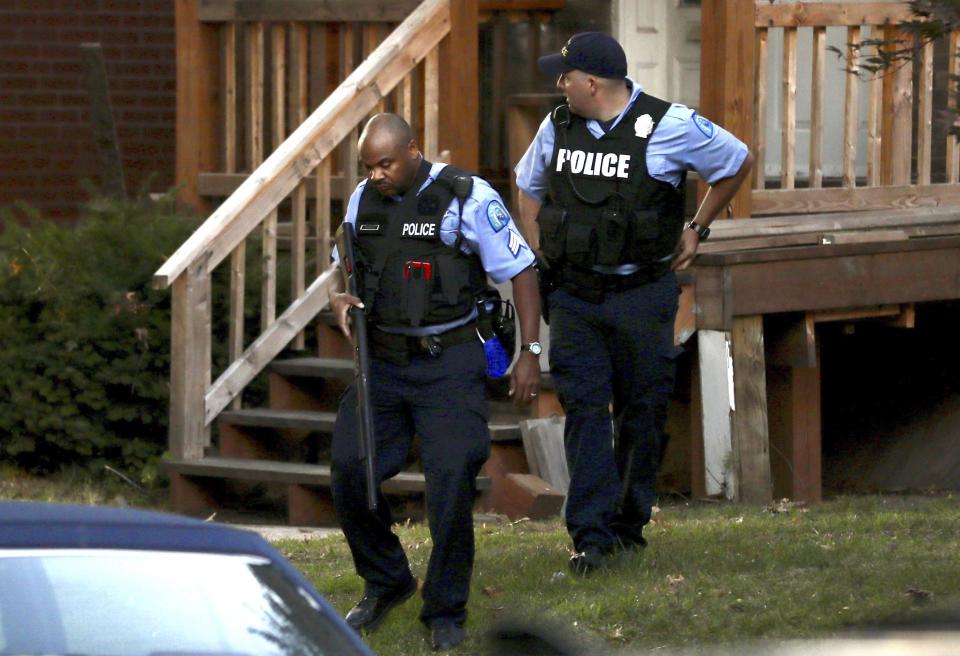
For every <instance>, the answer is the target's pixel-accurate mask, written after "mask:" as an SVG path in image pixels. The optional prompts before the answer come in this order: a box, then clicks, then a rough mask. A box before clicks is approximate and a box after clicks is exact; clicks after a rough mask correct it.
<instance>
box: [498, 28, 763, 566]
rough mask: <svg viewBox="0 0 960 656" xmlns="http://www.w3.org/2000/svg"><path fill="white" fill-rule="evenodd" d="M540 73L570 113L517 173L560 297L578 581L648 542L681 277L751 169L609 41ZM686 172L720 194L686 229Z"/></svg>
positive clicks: (585, 45)
mask: <svg viewBox="0 0 960 656" xmlns="http://www.w3.org/2000/svg"><path fill="white" fill-rule="evenodd" d="M539 66H540V69H541V71H543V72H544V73H547V74H550V75H556V76H558V80H557V87H558V88H559V89H560V91H561V92H563V94H564V96H565V97H566V103H565V104H563V105H560V106H559V107H557V108H556V109H555V110H553V112H551V113H550V114H549V115H548V116H547V117H546V118H545V119H544V121H543V123H542V124H541V125H540V129H539V131H538V133H537V135H536V138H535V139H534V141H533V143H532V144H531V145H530V147H529V149H528V150H527V152H526V154H525V155H524V156H523V158H522V159H521V160H520V162H519V163H518V164H517V167H516V174H517V185H518V186H519V188H520V190H521V194H520V216H521V222H522V226H523V228H524V232H525V235H526V237H527V239H528V241H529V243H530V244H531V245H532V246H533V248H534V249H535V250H536V251H537V252H538V254H540V255H541V256H542V260H543V262H544V272H543V276H544V277H545V278H546V280H547V281H548V285H547V286H548V287H549V288H550V289H553V291H549V290H547V291H545V293H548V296H547V301H546V308H547V312H546V313H545V314H548V315H549V318H550V370H551V373H552V375H553V379H554V381H555V384H556V387H557V391H558V394H559V396H560V401H561V403H562V405H563V407H564V410H565V412H566V415H567V416H566V428H565V446H566V456H567V464H568V467H569V469H570V476H571V480H570V490H569V496H568V498H567V506H566V522H567V528H568V531H569V533H570V536H571V538H572V539H573V544H574V551H575V555H574V556H573V557H572V558H571V559H570V569H571V570H572V571H574V572H576V573H578V574H585V573H588V572H591V571H593V570H595V569H598V568H602V567H604V566H606V565H608V564H609V559H610V558H611V556H612V555H613V554H614V553H616V552H617V551H619V550H621V549H639V548H641V547H643V546H644V545H645V544H646V542H645V540H644V538H643V534H642V533H643V526H644V525H645V524H646V523H647V522H648V521H649V519H650V511H651V507H652V504H653V500H654V482H655V478H656V473H657V470H658V468H659V466H660V460H661V455H662V452H663V449H664V447H665V444H666V436H665V434H664V432H663V431H664V424H665V421H666V414H667V405H668V402H669V396H670V393H671V392H672V388H673V382H674V358H675V355H676V351H677V350H676V349H675V347H674V344H673V324H674V318H675V316H676V311H677V301H678V297H679V287H678V285H677V281H676V276H675V274H674V273H673V271H675V270H677V269H683V268H685V267H687V266H689V264H690V263H691V261H692V260H693V258H694V256H695V255H696V252H697V247H698V245H699V243H700V241H701V240H703V239H706V238H707V236H708V234H709V227H708V226H709V225H710V222H711V221H713V219H714V217H715V216H717V214H718V213H719V212H720V211H721V209H722V208H724V207H726V206H727V204H728V203H729V202H730V200H731V198H732V197H733V195H734V194H735V193H736V191H737V189H738V188H739V187H740V184H741V183H742V182H743V180H744V179H745V178H746V176H747V173H748V172H749V170H750V166H751V164H752V158H751V156H750V154H749V152H748V150H747V147H746V146H745V145H744V144H743V143H742V142H740V141H739V140H737V139H736V138H735V137H733V136H732V135H731V134H730V133H729V132H727V131H725V130H724V129H723V128H721V127H719V126H717V125H714V124H713V123H711V122H710V121H709V120H707V119H706V118H704V117H702V116H700V115H699V114H697V113H696V112H695V111H694V110H691V109H690V108H688V107H685V106H683V105H678V104H671V103H669V102H666V101H663V100H660V99H658V98H654V97H653V96H650V95H647V94H645V93H644V92H643V90H642V89H641V88H640V85H639V84H637V83H636V82H634V81H633V80H631V79H630V78H628V77H627V62H626V56H625V54H624V52H623V48H621V47H620V44H619V43H617V42H616V40H614V39H613V38H612V37H611V36H609V35H607V34H603V33H600V32H585V33H581V34H577V35H575V36H573V37H572V38H571V39H570V40H569V41H568V42H567V44H566V45H565V46H564V47H563V49H562V50H561V52H560V53H558V54H554V55H548V56H546V57H541V58H540V60H539ZM688 169H693V170H695V171H697V172H698V173H699V174H700V176H701V177H703V178H704V179H705V180H706V181H707V182H708V183H709V184H710V185H711V188H710V191H709V192H708V194H707V195H706V198H705V199H704V201H703V204H702V205H701V206H700V208H699V210H698V211H697V214H696V216H695V218H694V220H693V221H691V222H689V223H687V224H686V225H684V182H685V176H686V171H687V170H688ZM611 402H612V404H613V417H612V419H613V421H611V416H610V410H609V408H610V404H611ZM614 431H615V432H616V437H615V438H614V435H613V434H612V433H613V432H614Z"/></svg>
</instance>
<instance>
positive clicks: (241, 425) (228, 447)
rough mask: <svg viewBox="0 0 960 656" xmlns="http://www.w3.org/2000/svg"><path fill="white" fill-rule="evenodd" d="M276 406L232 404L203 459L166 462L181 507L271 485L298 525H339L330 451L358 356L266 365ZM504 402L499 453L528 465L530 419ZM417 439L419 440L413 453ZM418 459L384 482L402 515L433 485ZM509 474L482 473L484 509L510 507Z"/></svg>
mask: <svg viewBox="0 0 960 656" xmlns="http://www.w3.org/2000/svg"><path fill="white" fill-rule="evenodd" d="M267 373H268V377H269V405H268V407H264V408H244V409H241V410H227V411H224V412H222V413H221V414H220V416H219V417H218V418H217V422H216V423H217V429H218V430H217V432H218V436H219V439H218V440H217V441H216V442H215V444H214V445H213V446H211V447H209V448H208V449H206V450H205V453H204V456H203V457H202V458H175V459H172V460H169V461H167V462H166V463H165V466H166V469H167V471H168V472H169V473H170V475H171V477H172V479H173V480H174V481H175V484H174V490H173V492H174V497H173V503H174V506H175V508H176V509H177V510H178V511H180V512H187V513H202V512H210V511H211V510H214V509H216V508H221V507H223V506H224V504H225V502H226V501H228V500H229V499H230V498H236V497H237V496H238V490H246V491H247V496H248V497H249V492H250V490H251V489H258V488H259V489H261V491H262V492H263V493H264V494H266V493H267V488H269V489H270V490H271V491H272V492H273V494H274V496H275V497H285V501H286V509H287V521H288V523H290V524H293V525H331V524H335V523H336V517H335V515H334V513H333V505H332V501H331V498H330V466H329V464H328V462H329V450H330V443H331V436H332V433H333V428H334V424H335V421H336V410H337V403H338V399H339V397H340V395H341V394H342V392H343V391H344V389H345V388H346V386H347V385H348V384H349V383H350V381H351V380H352V379H353V375H354V373H353V362H352V361H351V360H346V359H341V358H330V357H293V358H289V359H280V360H275V361H274V362H272V363H271V364H270V365H269V366H268V367H267ZM526 416H527V413H526V412H522V413H521V412H519V411H517V410H516V409H515V408H513V406H512V405H511V404H510V403H509V402H508V401H504V400H499V401H498V400H493V401H492V403H491V419H490V437H491V440H492V443H493V446H492V450H493V451H494V452H495V453H497V454H498V456H499V459H500V460H503V459H504V457H506V458H507V459H509V460H510V461H511V462H512V463H513V467H512V469H515V470H519V473H523V472H525V471H526V467H525V459H524V458H523V446H522V442H521V434H520V427H519V422H520V421H521V420H522V419H524V418H526ZM415 454H416V445H415V446H414V456H415ZM418 469H419V462H418V461H417V459H416V458H415V457H413V458H411V463H410V467H409V469H408V470H407V471H404V472H401V473H400V474H398V475H397V476H395V477H394V478H392V479H390V480H388V481H387V482H385V483H384V485H383V491H384V494H386V495H388V496H389V497H390V498H391V502H392V505H393V506H394V508H395V511H396V512H397V513H398V514H399V515H401V516H407V517H419V516H420V515H421V514H422V506H423V495H424V492H425V489H426V485H425V479H424V476H423V473H422V472H421V471H418ZM501 474H502V472H500V471H494V473H493V476H491V475H489V474H488V473H487V472H484V473H483V474H481V475H480V476H479V477H478V478H477V490H478V492H479V493H480V494H481V497H480V499H478V508H481V509H484V510H490V511H498V510H508V511H509V509H505V508H498V507H497V506H496V505H495V504H492V503H490V500H491V498H492V496H495V495H498V494H499V495H502V493H503V490H502V489H500V488H502V487H503V485H504V484H505V482H506V481H505V480H503V479H504V477H503V475H501Z"/></svg>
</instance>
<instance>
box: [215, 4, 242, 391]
mask: <svg viewBox="0 0 960 656" xmlns="http://www.w3.org/2000/svg"><path fill="white" fill-rule="evenodd" d="M222 46H223V56H222V58H221V61H222V62H223V170H224V172H226V173H236V172H237V168H238V166H237V24H236V23H226V24H225V25H224V26H223V43H222ZM246 257H247V244H246V242H245V241H241V242H240V243H239V244H238V245H237V247H236V248H235V249H234V250H233V252H232V253H231V254H230V291H229V298H228V299H227V308H228V309H227V316H228V336H227V360H228V366H229V363H232V362H233V361H234V360H236V359H237V358H239V357H240V354H241V353H243V311H244V303H243V293H244V284H245V278H246ZM242 404H243V395H242V394H238V395H237V397H236V398H235V399H234V400H233V401H232V402H231V404H230V407H231V408H233V409H234V410H239V409H240V408H241V407H242Z"/></svg>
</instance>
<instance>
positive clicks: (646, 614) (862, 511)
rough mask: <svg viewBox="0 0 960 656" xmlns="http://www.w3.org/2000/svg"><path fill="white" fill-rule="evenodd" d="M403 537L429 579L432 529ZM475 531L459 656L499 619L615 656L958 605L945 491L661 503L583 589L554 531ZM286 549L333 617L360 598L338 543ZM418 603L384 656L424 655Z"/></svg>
mask: <svg viewBox="0 0 960 656" xmlns="http://www.w3.org/2000/svg"><path fill="white" fill-rule="evenodd" d="M398 532H399V535H400V538H401V540H402V542H403V545H404V548H405V549H406V550H407V553H408V555H409V557H410V560H411V564H412V567H413V569H414V573H415V574H417V575H418V576H422V575H423V573H424V572H425V570H426V563H427V558H428V557H429V553H430V547H431V542H430V537H429V533H428V531H427V529H426V527H425V526H422V525H410V526H401V527H398ZM476 534H477V560H476V567H475V572H474V579H473V589H472V592H471V600H470V605H469V610H470V618H469V620H468V624H467V626H468V630H469V632H470V636H471V637H470V640H469V641H468V642H467V643H465V645H464V646H463V648H462V649H461V650H460V651H459V652H458V653H465V654H466V653H474V652H476V651H477V650H478V649H479V648H480V638H481V636H482V635H483V634H484V632H485V631H486V630H488V629H490V628H491V627H492V626H494V625H495V624H496V623H497V622H499V621H502V620H515V619H517V618H523V617H529V618H537V619H541V620H544V619H546V620H550V621H552V622H554V623H555V624H559V625H561V626H563V627H566V628H567V630H568V631H569V632H570V633H571V634H573V635H574V636H579V637H580V638H582V639H586V640H589V641H592V642H599V643H601V644H605V645H606V646H607V647H608V648H610V649H614V650H615V649H621V648H623V649H630V650H635V649H636V650H650V649H656V648H662V647H670V648H676V647H683V648H690V647H697V646H704V645H716V644H728V643H732V642H742V641H745V640H754V639H780V638H799V637H814V636H816V637H821V636H829V635H833V634H836V633H837V632H838V631H842V630H843V629H845V628H848V627H852V626H862V625H865V624H870V623H874V622H877V621H880V620H885V619H892V618H895V619H904V618H909V617H910V616H911V615H915V614H917V613H922V612H924V611H926V610H929V609H932V608H936V607H939V606H949V605H950V604H951V603H952V602H960V502H958V499H956V498H954V497H953V496H950V495H947V496H934V497H896V496H892V497H891V496H888V497H856V498H854V497H849V498H841V499H838V500H835V501H832V502H829V503H825V504H823V505H820V506H816V507H812V508H810V509H809V510H807V509H802V508H801V509H798V508H790V509H787V510H786V511H785V512H776V513H775V512H770V511H769V510H764V509H760V508H756V507H746V506H735V505H727V504H716V505H714V504H710V505H704V504H692V505H683V504H680V505H667V506H665V507H664V508H663V509H662V510H661V512H660V513H659V514H658V515H657V516H656V518H655V520H654V523H653V524H652V525H651V526H650V527H649V529H648V531H647V533H646V535H647V537H648V539H649V541H650V546H649V547H648V548H647V549H646V551H645V552H644V553H642V554H636V555H631V556H628V557H624V558H623V559H622V560H621V562H620V563H619V564H618V566H617V567H616V568H615V569H613V570H611V571H609V572H608V573H604V574H601V575H596V576H593V577H590V578H587V579H577V578H572V577H570V576H566V575H565V574H566V561H567V558H568V556H569V543H568V539H567V536H566V533H565V531H564V530H563V527H562V525H561V523H560V522H559V521H556V522H548V523H535V522H519V523H513V524H509V523H502V524H495V525H491V524H487V525H481V526H478V527H477V531H476ZM279 547H280V549H281V550H282V551H283V553H284V554H285V555H287V556H288V557H289V558H291V559H292V560H293V562H294V563H295V564H296V565H297V566H298V567H299V568H300V569H301V570H302V571H304V572H305V573H306V575H307V576H308V577H309V578H310V579H311V580H312V581H313V582H314V583H315V584H316V585H317V587H318V588H319V589H320V590H321V591H322V592H323V593H324V594H325V595H327V597H328V598H329V599H330V601H331V602H332V603H333V604H334V606H335V607H336V608H337V609H338V610H340V611H343V612H345V611H346V610H347V609H349V608H350V606H351V605H352V604H353V603H354V602H355V601H356V599H357V598H358V597H359V595H360V594H361V591H362V585H361V582H360V580H359V579H358V578H357V576H356V575H355V574H354V571H353V566H352V562H351V560H350V556H349V552H348V550H347V547H346V544H345V543H344V541H343V539H342V538H340V537H332V538H327V539H324V540H321V541H315V542H307V543H294V542H282V543H280V544H279ZM557 572H562V573H563V574H556V573H557ZM419 605H420V604H419V599H418V598H417V597H414V599H412V600H411V601H409V602H407V603H406V604H405V605H404V606H403V607H401V608H399V609H397V610H395V611H394V612H393V613H392V614H391V616H390V617H389V619H388V620H387V622H386V623H385V624H384V625H382V626H381V628H380V629H379V630H378V631H377V632H376V633H375V634H373V635H372V636H370V637H369V639H368V641H369V644H370V645H371V646H372V647H373V649H374V650H375V651H376V652H377V653H379V654H404V655H409V654H426V653H430V652H429V645H428V644H427V640H426V638H427V632H426V630H425V629H424V628H423V627H422V626H421V625H420V623H419V621H418V619H417V614H418V612H419Z"/></svg>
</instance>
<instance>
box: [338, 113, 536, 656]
mask: <svg viewBox="0 0 960 656" xmlns="http://www.w3.org/2000/svg"><path fill="white" fill-rule="evenodd" d="M359 152H360V158H361V160H362V162H363V165H364V167H365V168H366V170H367V177H366V179H365V180H363V181H362V182H361V183H360V184H359V185H358V186H357V189H356V190H355V191H354V192H353V194H352V195H351V197H350V200H349V202H348V205H347V212H346V217H345V219H344V220H345V221H347V222H349V223H352V224H354V225H355V226H356V234H357V240H356V249H357V253H356V255H357V262H358V267H360V269H361V271H362V276H361V277H362V289H363V292H362V294H361V296H362V297H363V298H355V297H353V296H350V295H348V294H346V293H343V292H337V293H334V294H333V295H332V297H331V301H330V305H331V308H332V310H333V312H334V314H335V316H336V319H337V322H338V323H339V325H340V328H341V329H342V330H343V332H344V333H345V334H347V335H349V318H348V313H347V310H348V309H349V307H350V306H356V307H358V308H361V309H363V310H364V311H365V312H366V313H367V316H368V323H369V325H370V330H369V341H370V346H371V351H372V364H371V371H370V385H371V396H372V405H373V413H374V429H375V434H376V471H377V477H378V479H379V481H378V482H382V481H384V480H386V479H388V478H391V477H393V476H395V475H396V474H397V473H399V472H400V471H401V470H402V469H403V468H404V466H405V464H406V460H407V455H408V452H409V449H410V444H411V441H412V439H413V436H414V434H416V435H418V436H419V438H420V441H421V459H422V463H423V472H424V475H425V477H426V507H427V517H428V520H429V525H430V535H431V537H432V538H433V550H432V552H431V554H430V562H429V565H428V568H427V573H426V579H425V582H424V585H423V608H422V611H421V613H420V619H421V620H422V621H423V622H424V623H425V624H426V625H427V626H428V627H430V629H431V634H432V644H433V648H434V649H437V650H443V649H449V648H451V647H453V646H455V645H457V644H458V643H460V642H462V641H463V640H464V638H465V632H464V629H463V623H464V620H465V619H466V614H467V612H466V605H467V595H468V592H469V588H470V576H471V571H472V568H473V554H474V540H473V517H472V508H473V502H474V496H475V492H476V489H475V481H476V477H477V474H478V473H479V471H480V467H481V466H482V465H483V463H484V461H485V460H486V459H487V456H488V454H489V448H490V444H489V441H490V434H489V430H488V425H487V420H488V408H487V398H486V372H487V359H486V356H485V354H484V348H483V346H482V345H481V343H480V340H479V337H478V331H477V304H476V297H477V296H478V295H479V294H480V293H482V292H484V290H485V289H486V287H487V277H488V276H489V277H490V278H491V279H493V281H495V282H498V283H499V282H503V281H506V280H511V281H512V285H513V298H514V301H515V303H516V306H517V313H518V315H519V320H520V332H521V338H522V341H523V347H522V351H521V354H520V355H519V357H518V360H517V362H516V364H515V365H514V369H513V374H512V383H511V394H512V395H513V396H514V397H515V400H516V401H517V402H518V403H520V404H524V403H528V402H529V401H530V399H531V398H532V397H535V396H536V394H537V391H538V388H539V382H540V363H539V357H538V356H539V351H540V345H539V343H537V336H538V332H539V322H540V297H539V292H538V289H537V277H536V273H535V270H534V269H533V267H532V264H533V262H534V254H533V252H532V251H531V249H530V248H529V246H528V245H527V243H526V241H525V240H524V239H523V237H522V236H521V234H520V231H519V229H518V228H517V226H516V225H515V224H514V223H513V222H512V221H511V218H510V214H509V213H508V212H507V210H506V208H505V207H504V205H503V202H502V200H501V199H500V196H499V195H498V194H497V192H496V191H494V190H493V189H492V188H491V187H490V185H489V184H487V182H486V181H484V180H482V179H480V178H477V177H471V176H469V175H468V174H466V173H465V172H464V171H461V170H460V169H457V168H456V167H453V166H447V165H445V164H431V163H430V162H428V161H426V160H425V159H424V158H423V156H422V155H421V153H420V150H419V148H418V146H417V143H416V141H415V139H414V135H413V133H412V131H411V129H410V126H409V125H408V124H407V123H406V122H405V121H404V120H403V119H402V118H400V117H399V116H397V115H395V114H378V115H376V116H374V117H373V118H371V119H370V121H369V122H368V123H367V125H366V126H365V128H364V130H363V133H362V134H361V136H360V142H359ZM334 258H335V259H336V258H337V253H336V252H335V253H334ZM356 406H357V398H356V390H355V388H354V387H350V388H349V389H348V390H347V392H346V393H345V394H344V397H343V399H342V400H341V404H340V410H339V413H338V415H337V422H336V427H335V429H334V435H333V457H332V488H333V499H334V504H335V506H336V511H337V516H338V518H339V520H340V523H341V526H342V527H343V532H344V535H345V536H346V539H347V542H348V543H349V546H350V551H351V553H352V555H353V560H354V564H355V566H356V569H357V573H358V574H359V575H360V576H361V577H362V578H363V579H364V582H365V591H364V595H363V598H362V599H361V600H360V601H359V602H358V603H357V605H356V606H355V607H354V608H353V609H351V610H350V612H349V613H348V614H347V617H346V619H347V622H348V623H349V624H350V625H351V626H353V627H354V628H355V629H357V630H365V631H371V630H373V629H375V628H376V627H377V626H378V625H379V624H380V623H381V622H382V621H383V619H384V617H385V615H386V614H387V612H388V611H389V610H390V609H391V608H393V607H395V606H397V605H398V604H400V603H402V602H404V601H406V600H407V599H408V598H409V597H411V596H412V595H413V594H414V593H415V592H416V590H417V583H416V580H415V578H414V576H413V574H412V573H411V571H410V567H409V564H408V561H407V557H406V554H405V553H404V551H403V548H402V547H401V545H400V541H399V540H398V539H397V536H396V535H395V534H394V533H393V532H392V531H391V529H390V525H391V522H392V520H391V516H390V507H389V505H388V503H387V501H386V500H385V499H384V498H383V495H382V494H381V495H380V502H379V504H378V508H377V510H376V511H370V510H368V508H367V503H366V496H365V487H364V482H365V478H364V472H363V467H362V463H361V461H360V459H359V455H358V448H357V440H358V437H357V435H358V430H357V426H356V417H357V414H356Z"/></svg>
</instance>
